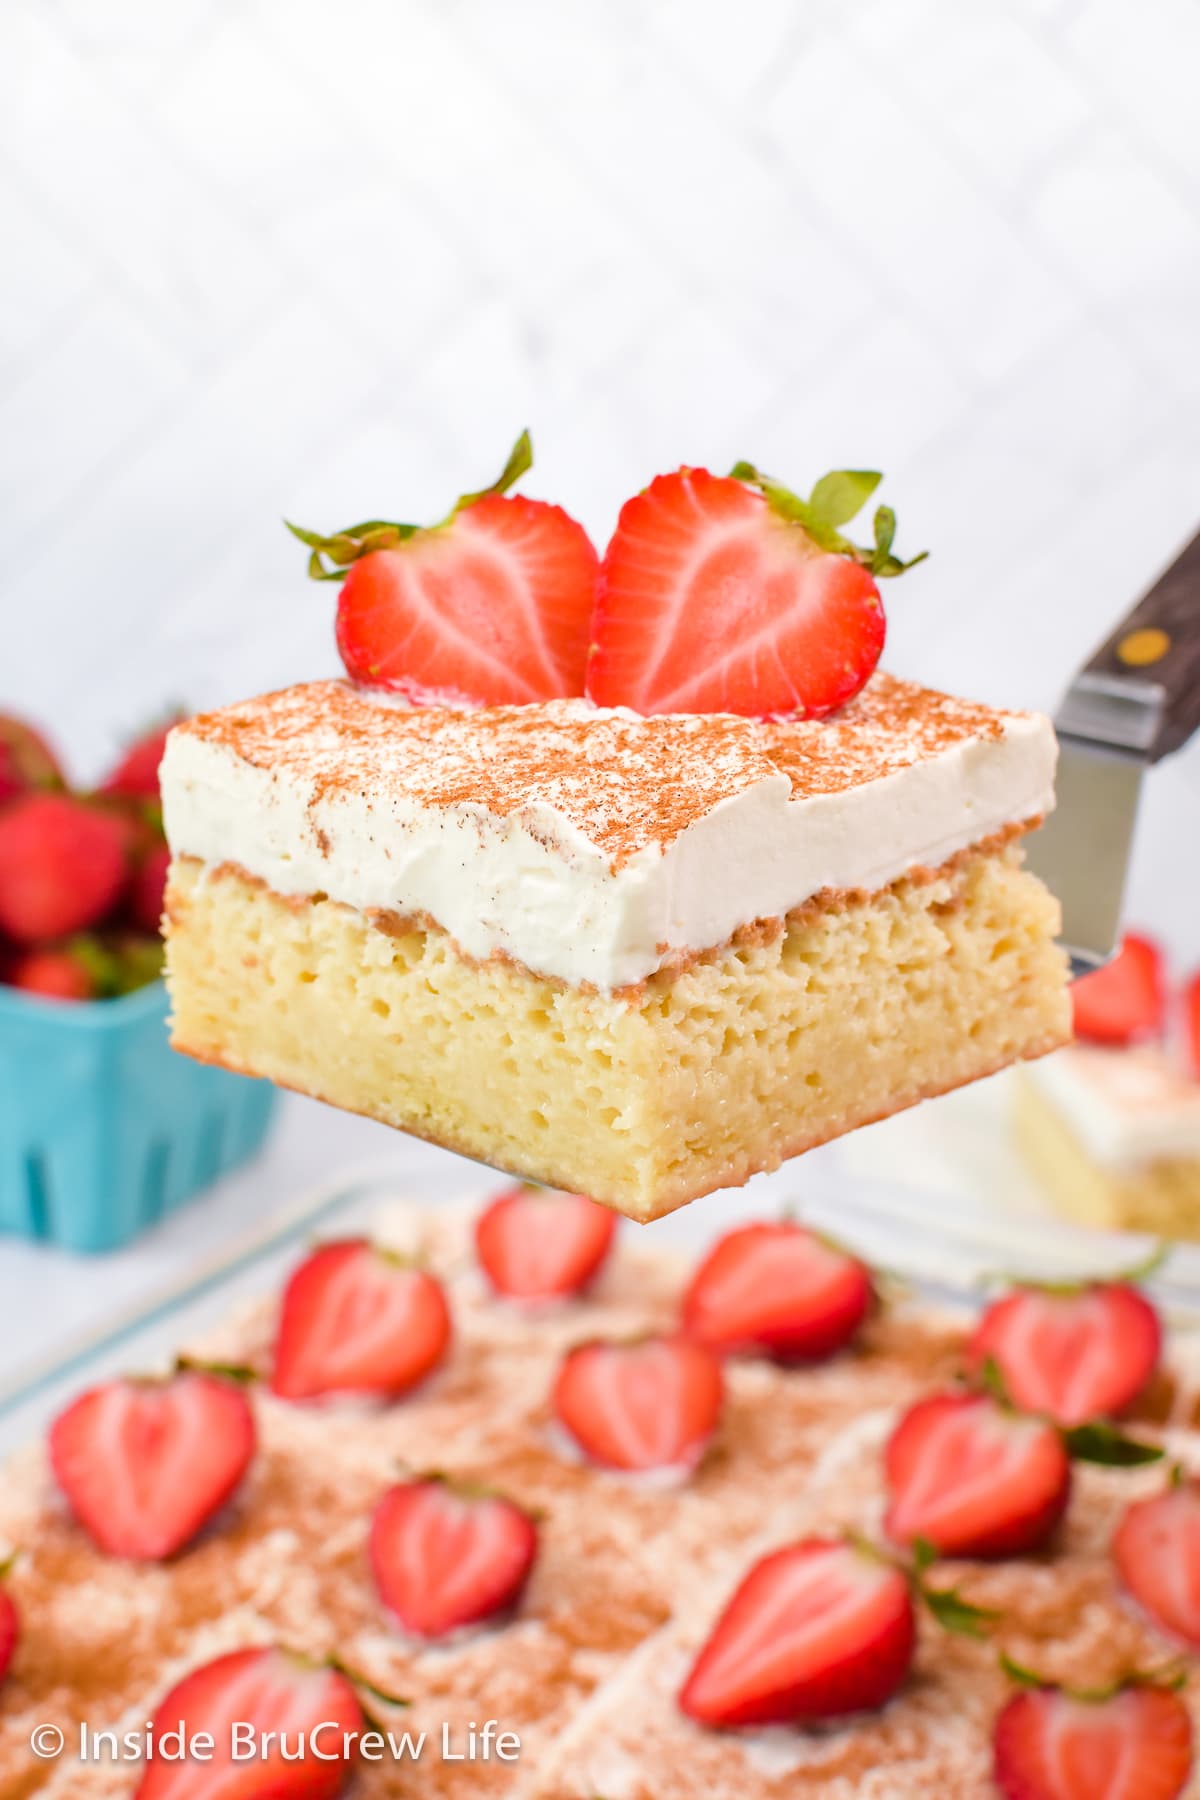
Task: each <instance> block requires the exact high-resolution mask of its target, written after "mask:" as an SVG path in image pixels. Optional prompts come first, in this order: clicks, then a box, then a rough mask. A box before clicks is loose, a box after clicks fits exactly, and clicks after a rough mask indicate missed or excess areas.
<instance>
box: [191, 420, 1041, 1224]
mask: <svg viewBox="0 0 1200 1800" xmlns="http://www.w3.org/2000/svg"><path fill="white" fill-rule="evenodd" d="M529 460H530V457H529V449H528V441H527V439H524V438H523V439H521V440H519V442H518V445H517V447H516V449H515V450H514V453H513V455H512V457H511V458H510V460H509V463H508V465H507V466H506V468H505V470H504V472H503V474H502V475H501V477H500V478H499V480H498V481H497V482H496V483H495V484H494V485H493V486H492V487H491V488H489V489H486V490H484V491H482V492H479V493H473V494H468V495H465V496H464V497H463V498H462V499H461V500H460V501H459V502H458V503H457V505H456V506H455V507H454V508H453V510H452V511H451V513H450V514H449V516H448V517H447V518H446V519H444V520H443V521H442V522H441V523H440V524H437V525H433V526H429V527H417V526H413V525H409V524H397V523H390V522H387V521H381V520H369V521H367V522H365V523H363V524H359V525H356V526H353V527H351V528H348V529H347V530H345V531H342V532H338V533H335V534H333V535H332V536H328V537H323V536H319V535H318V534H316V533H312V532H301V533H299V535H300V536H301V537H302V538H303V540H304V542H305V543H306V544H307V545H308V546H309V550H310V573H312V574H313V575H314V576H317V577H320V578H321V579H325V580H335V581H340V582H341V591H340V595H339V599H338V610H337V641H338V647H339V649H340V652H341V655H342V659H343V661H344V664H345V667H346V672H347V677H348V679H346V680H342V681H317V682H311V683H308V684H305V685H302V686H298V687H293V688H289V689H286V690H284V691H282V692H279V693H275V694H268V695H266V696H264V697H263V698H261V699H258V700H252V701H248V702H246V703H244V704H242V705H238V706H231V707H227V708H225V709H224V710H222V711H220V712H215V713H210V714H207V715H205V716H202V717H200V718H197V719H193V720H190V721H188V722H186V723H184V724H181V725H177V726H176V727H175V729H174V730H173V731H172V732H171V734H170V737H169V739H168V742H167V750H166V756H165V760H164V764H163V793H164V808H165V816H166V823H167V831H168V836H169V839H170V843H171V848H172V851H173V863H172V867H171V876H170V882H169V887H168V895H167V915H168V923H167V939H168V963H169V979H170V984H171V991H172V997H173V1004H174V1042H175V1044H176V1046H177V1048H179V1049H181V1050H183V1051H186V1052H188V1053H189V1054H191V1055H193V1056H197V1057H200V1058H202V1059H205V1060H208V1061H212V1062H218V1063H223V1064H225V1065H226V1066H228V1067H230V1068H233V1069H239V1070H244V1071H246V1072H248V1073H252V1074H255V1075H263V1076H267V1077H269V1078H270V1079H272V1080H274V1081H277V1082H280V1083H282V1084H284V1085H286V1086H290V1087H294V1088H298V1089H300V1090H302V1091H304V1092H306V1093H309V1094H313V1095H316V1096H318V1097H319V1098H322V1099H325V1100H327V1101H330V1102H332V1103H333V1104H335V1105H338V1106H342V1107H346V1108H349V1109H350V1110H353V1111H358V1112H362V1113H366V1114H370V1115H372V1116H374V1117H376V1118H380V1119H383V1120H385V1121H387V1122H388V1123H390V1124H393V1125H396V1126H399V1127H400V1128H402V1129H404V1130H407V1131H411V1132H415V1133H417V1134H419V1135H421V1136H424V1137H427V1138H429V1139H431V1140H433V1141H435V1142H437V1143H441V1144H445V1145H447V1146H449V1147H450V1148H452V1149H455V1150H458V1151H461V1152H464V1153H466V1154H468V1155H471V1156H475V1157H479V1158H481V1159H483V1160H484V1161H486V1162H489V1163H492V1164H494V1165H496V1166H497V1167H500V1168H504V1169H507V1170H510V1171H512V1172H513V1173H514V1174H516V1175H517V1176H519V1177H522V1178H532V1179H534V1180H536V1181H542V1182H546V1183H548V1184H550V1185H552V1186H554V1187H556V1188H562V1189H565V1190H568V1191H573V1192H577V1193H581V1194H586V1195H589V1196H591V1197H593V1198H594V1199H596V1200H599V1201H601V1202H603V1203H605V1204H607V1205H609V1206H612V1207H615V1208H617V1209H618V1210H619V1211H622V1212H625V1213H628V1214H630V1215H631V1216H633V1217H635V1218H638V1219H651V1218H655V1217H657V1216H658V1215H660V1214H662V1213H665V1212H668V1211H670V1210H671V1209H672V1208H674V1207H677V1206H680V1205H682V1204H683V1203H684V1202H686V1201H688V1200H691V1199H693V1198H695V1197H696V1196H697V1195H700V1194H704V1193H707V1192H709V1191H710V1190H711V1189H713V1188H717V1187H723V1186H730V1185H735V1184H738V1183H741V1182H743V1181H745V1180H746V1179H747V1178H748V1177H749V1176H750V1175H751V1174H753V1173H754V1172H755V1171H757V1170H760V1169H770V1168H774V1167H775V1166H777V1165H778V1164H779V1163H780V1162H781V1161H782V1160H783V1159H784V1158H786V1157H789V1156H792V1155H795V1154H796V1153H798V1152H800V1151H803V1150H806V1149H808V1148H810V1147H811V1146H813V1145H815V1144H819V1143H822V1142H824V1141H825V1140H827V1139H829V1138H832V1137H836V1136H837V1135H838V1134H839V1133H842V1132H845V1131H850V1130H852V1129H853V1128H854V1127H855V1126H857V1125H860V1124H863V1123H865V1122H867V1121H868V1120H871V1119H876V1118H881V1117H883V1116H885V1115H886V1114H888V1113H892V1112H895V1111H896V1110H897V1109H899V1108H901V1107H905V1106H911V1105H913V1104H914V1103H915V1102H916V1101H918V1100H921V1099H923V1098H925V1097H926V1096H928V1095H932V1094H938V1093H941V1092H943V1091H945V1090H946V1089H948V1088H952V1087H955V1086H958V1085H959V1084H960V1083H962V1082H966V1081H970V1080H973V1079H974V1078H976V1077H977V1076H980V1075H983V1074H986V1073H989V1072H990V1071H992V1070H994V1069H997V1068H999V1067H1001V1066H1002V1065H1003V1064H1006V1063H1010V1062H1012V1061H1014V1060H1016V1059H1018V1058H1021V1057H1030V1056H1038V1055H1041V1054H1042V1053H1043V1052H1044V1051H1047V1050H1050V1049H1052V1048H1054V1047H1055V1046H1056V1045H1058V1044H1060V1043H1062V1042H1063V1041H1064V1040H1065V1039H1066V1037H1067V1036H1068V1032H1069V1005H1068V999H1067V987H1066V978H1067V972H1066V963H1065V959H1064V957H1063V955H1062V954H1061V952H1060V950H1059V949H1058V948H1057V946H1056V944H1055V941H1054V940H1055V935H1056V932H1057V929H1058V921H1059V915H1058V908H1057V905H1056V903H1055V901H1054V900H1053V899H1052V897H1051V896H1050V895H1049V894H1048V893H1047V892H1046V890H1045V889H1044V888H1043V887H1042V886H1041V885H1040V883H1039V882H1038V881H1037V880H1036V879H1035V878H1034V876H1032V875H1031V874H1029V873H1028V872H1027V871H1025V870H1024V869H1023V868H1022V866H1021V856H1020V849H1019V840H1020V838H1021V836H1022V834H1023V833H1024V832H1026V831H1028V830H1029V829H1031V828H1032V827H1033V826H1035V825H1036V824H1037V823H1038V822H1039V820H1040V819H1041V817H1042V816H1043V815H1044V813H1045V812H1046V811H1047V809H1048V808H1049V807H1050V806H1051V805H1052V804H1053V780H1054V766H1055V757H1056V747H1055V741H1054V733H1053V730H1052V728H1051V726H1050V723H1049V721H1048V720H1046V719H1044V718H1040V717H1037V716H1034V715H1030V714H1026V713H1009V712H1000V711H996V710H994V709H992V708H990V707H985V706H978V705H973V704H970V703H968V702H966V701H961V700H956V699H951V698H949V697H948V696H946V695H944V694H939V693H934V692H932V691H930V690H928V689H925V688H921V687H918V686H916V685H914V684H913V683H911V682H907V681H901V680H898V679H897V678H896V677H894V676H890V675H885V674H883V673H881V672H878V671H877V669H876V664H877V662H878V659H879V655H880V651H881V649H882V646H883V640H884V630H885V621H884V612H883V605H882V602H881V599H880V586H879V584H880V581H881V580H882V579H884V578H891V577H894V576H896V575H899V574H901V573H902V572H903V571H904V569H905V568H906V567H909V566H911V565H910V564H906V563H904V562H903V561H901V559H900V558H899V557H898V555H897V554H896V552H895V550H894V549H893V539H894V534H895V517H894V515H893V513H892V511H891V509H890V508H889V507H886V506H880V507H878V508H877V510H876V512H875V515H874V524H873V534H872V542H871V543H870V544H869V545H868V546H866V547H861V546H859V545H856V544H855V543H853V542H852V541H851V540H850V539H849V538H848V537H846V536H845V527H846V525H847V523H848V521H849V520H850V519H851V518H852V517H853V516H854V515H855V514H856V513H857V512H858V511H859V510H860V508H861V507H862V506H863V505H864V504H865V503H866V501H867V500H868V499H869V498H870V496H871V495H872V493H873V492H874V490H875V487H876V485H877V483H878V481H879V479H880V478H879V477H878V476H877V475H875V474H872V473H866V472H862V471H840V472H835V473H834V474H831V475H827V476H825V477H823V478H822V480H820V481H819V482H818V483H817V484H816V486H815V488H814V489H813V491H812V493H811V494H810V495H809V497H808V498H807V499H803V498H801V497H800V496H798V495H796V494H793V493H791V492H790V491H789V490H787V489H786V488H783V487H782V486H781V485H780V484H779V483H777V482H774V481H772V480H770V479H769V478H767V477H765V476H762V475H760V474H759V472H758V471H757V470H756V469H755V468H753V467H752V466H751V465H750V464H746V463H739V464H738V465H737V466H736V468H735V469H734V471H733V472H732V474H730V475H728V476H721V475H713V474H709V473H707V472H706V471H705V470H703V469H695V468H682V469H679V470H676V471H675V472H674V473H671V474H666V475H660V476H659V477H657V478H656V479H655V480H654V481H652V482H651V484H650V486H649V487H648V488H646V489H645V490H644V492H642V493H639V494H637V495H636V496H635V497H634V498H633V499H631V500H630V501H628V503H627V504H626V505H625V507H624V508H623V510H622V512H621V515H620V519H619V521H618V524H617V528H616V531H615V533H614V535H613V537H612V540H611V542H610V544H609V545H608V549H607V551H606V553H605V555H604V557H603V559H602V560H601V559H599V558H598V557H597V556H596V553H595V551H594V550H593V548H592V546H591V544H590V543H589V541H588V538H587V536H586V534H585V533H584V531H583V529H582V527H580V526H579V525H578V524H576V522H575V521H574V520H573V519H571V518H570V517H569V516H568V515H567V514H566V513H565V512H564V511H563V510H562V509H561V508H560V507H557V506H553V505H550V504H548V503H547V502H544V501H540V500H530V499H526V498H524V497H523V496H519V495H514V494H513V493H511V492H510V491H509V490H510V489H511V487H512V486H513V483H514V482H515V481H516V479H517V478H518V476H520V475H521V474H522V473H523V472H524V471H525V469H526V468H527V467H528V464H529ZM914 560H917V561H919V560H920V559H919V558H916V559H914Z"/></svg>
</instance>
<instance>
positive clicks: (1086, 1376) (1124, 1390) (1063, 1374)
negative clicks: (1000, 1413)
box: [967, 1281, 1162, 1427]
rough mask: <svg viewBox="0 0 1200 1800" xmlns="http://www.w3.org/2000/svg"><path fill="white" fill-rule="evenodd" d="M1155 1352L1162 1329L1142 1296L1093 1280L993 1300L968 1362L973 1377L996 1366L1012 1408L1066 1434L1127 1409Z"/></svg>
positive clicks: (974, 1338) (1147, 1374)
mask: <svg viewBox="0 0 1200 1800" xmlns="http://www.w3.org/2000/svg"><path fill="white" fill-rule="evenodd" d="M1161 1351H1162V1327H1161V1325H1160V1323H1159V1318H1158V1314H1157V1313H1156V1312H1155V1310H1154V1307H1153V1306H1152V1305H1151V1304H1150V1302H1149V1300H1147V1299H1146V1297H1145V1295H1144V1294H1142V1293H1139V1291H1138V1289H1137V1288H1135V1287H1133V1286H1132V1285H1131V1284H1130V1283H1129V1282H1125V1281H1098V1282H1092V1283H1088V1284H1086V1285H1084V1286H1082V1287H1079V1288H1077V1289H1073V1290H1065V1291H1055V1290H1054V1289H1050V1288H1037V1287H1026V1288H1018V1289H1017V1290H1016V1291H1015V1292H1014V1293H1011V1294H1005V1295H1003V1296H1002V1297H1001V1298H1000V1299H998V1300H994V1301H993V1302H992V1304H991V1305H990V1306H989V1307H988V1308H987V1310H986V1312H985V1313H984V1314H983V1317H982V1318H981V1319H980V1321H979V1324H978V1325H977V1326H976V1328H975V1331H974V1333H973V1334H972V1337H971V1340H970V1344H969V1346H968V1351H967V1356H968V1361H969V1363H970V1366H971V1367H972V1368H973V1369H975V1370H981V1369H983V1368H984V1367H985V1365H986V1364H987V1362H988V1361H989V1360H990V1361H992V1362H993V1363H995V1365H996V1367H997V1368H998V1369H999V1371H1000V1374H1001V1376H1002V1377H1003V1381H1004V1386H1005V1389H1006V1391H1007V1393H1008V1395H1009V1397H1010V1398H1011V1399H1012V1401H1013V1402H1014V1404H1015V1405H1017V1406H1019V1407H1021V1408H1022V1409H1023V1410H1024V1411H1026V1412H1034V1413H1044V1414H1045V1415H1046V1417H1047V1418H1050V1419H1053V1420H1054V1421H1055V1422H1056V1423H1057V1424H1059V1425H1064V1426H1068V1427H1069V1426H1073V1425H1082V1424H1084V1423H1085V1422H1086V1421H1087V1420H1089V1419H1099V1418H1111V1417H1113V1416H1114V1415H1115V1414H1117V1413H1120V1412H1123V1411H1124V1410H1125V1408H1126V1407H1128V1406H1131V1405H1132V1404H1133V1402H1134V1401H1135V1400H1136V1399H1137V1397H1138V1395H1139V1394H1141V1393H1142V1392H1143V1390H1144V1389H1145V1388H1146V1386H1147V1384H1148V1383H1149V1381H1150V1379H1151V1377H1152V1376H1153V1374H1154V1371H1155V1369H1156V1368H1157V1367H1158V1359H1159V1356H1160V1354H1161Z"/></svg>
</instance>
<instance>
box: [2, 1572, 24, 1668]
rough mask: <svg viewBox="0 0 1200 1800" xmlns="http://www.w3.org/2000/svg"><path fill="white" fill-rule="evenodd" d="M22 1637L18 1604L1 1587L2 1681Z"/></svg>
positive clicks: (5, 1589)
mask: <svg viewBox="0 0 1200 1800" xmlns="http://www.w3.org/2000/svg"><path fill="white" fill-rule="evenodd" d="M20 1635H21V1621H20V1618H19V1616H18V1614H17V1603H16V1601H15V1600H14V1599H13V1597H12V1595H11V1594H10V1593H9V1591H8V1589H7V1588H6V1587H4V1586H0V1681H3V1680H4V1677H5V1676H6V1675H7V1674H8V1671H9V1669H10V1667H11V1666H12V1659H13V1654H14V1652H15V1651H16V1648H17V1639H18V1638H19V1637H20Z"/></svg>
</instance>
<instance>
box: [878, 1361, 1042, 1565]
mask: <svg viewBox="0 0 1200 1800" xmlns="http://www.w3.org/2000/svg"><path fill="white" fill-rule="evenodd" d="M886 1470H887V1482H888V1488H889V1491H890V1494H891V1504H890V1506H889V1508H888V1513H887V1519H886V1529H887V1532H888V1535H889V1536H890V1537H891V1539H892V1540H893V1542H895V1543H898V1544H912V1543H915V1542H916V1541H917V1540H918V1539H924V1540H925V1541H927V1542H928V1543H930V1544H932V1545H933V1546H934V1548H935V1549H937V1550H939V1551H941V1552H942V1554H943V1555H946V1556H981V1557H986V1556H1008V1555H1017V1554H1019V1553H1020V1552H1021V1551H1024V1550H1030V1549H1034V1548H1036V1547H1037V1546H1038V1545H1040V1544H1042V1543H1044V1542H1045V1541H1046V1539H1047V1538H1048V1537H1049V1536H1050V1534H1051V1532H1052V1531H1053V1529H1054V1527H1055V1525H1056V1524H1057V1523H1058V1520H1059V1519H1060V1518H1061V1517H1062V1514H1063V1512H1064V1510H1065V1508H1066V1504H1067V1499H1068V1497H1069V1493H1070V1481H1071V1474H1070V1463H1069V1461H1068V1459H1067V1453H1066V1451H1065V1449H1064V1448H1063V1444H1062V1440H1061V1438H1060V1437H1059V1434H1058V1432H1057V1430H1056V1429H1055V1427H1054V1426H1053V1425H1049V1424H1046V1423H1044V1422H1043V1421H1041V1420H1039V1419H1031V1418H1023V1417H1021V1416H1020V1415H1019V1414H1016V1413H1009V1412H1006V1411H1005V1410H1004V1409H1002V1408H1001V1407H1000V1406H998V1405H997V1404H996V1403H995V1402H994V1401H993V1400H992V1399H991V1398H990V1397H989V1396H987V1395H983V1394H943V1395H934V1396H933V1397H932V1398H930V1399H928V1400H922V1401H918V1403H917V1404H916V1405H915V1406H914V1407H912V1408H910V1410H909V1411H908V1412H907V1413H906V1414H905V1415H904V1417H903V1419H902V1420H901V1421H900V1424H899V1425H898V1426H897V1428H896V1430H895V1431H894V1432H893V1434H892V1437H891V1439H890V1441H889V1443H888V1447H887V1454H886Z"/></svg>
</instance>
